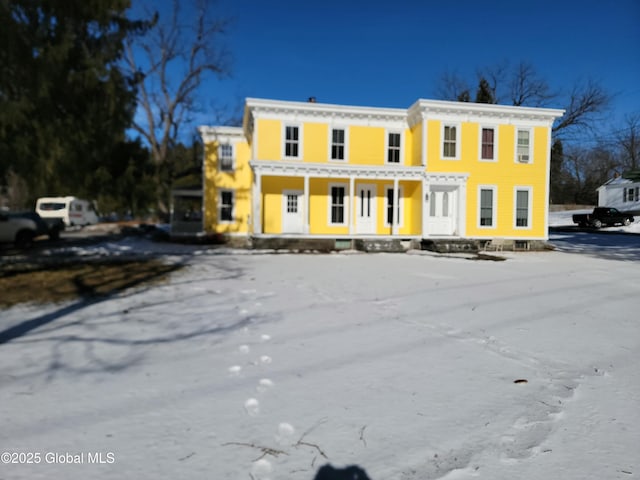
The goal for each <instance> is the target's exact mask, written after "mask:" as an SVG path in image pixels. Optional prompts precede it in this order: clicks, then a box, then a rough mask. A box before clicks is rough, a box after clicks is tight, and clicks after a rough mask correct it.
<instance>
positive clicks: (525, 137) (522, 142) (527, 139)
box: [516, 128, 531, 163]
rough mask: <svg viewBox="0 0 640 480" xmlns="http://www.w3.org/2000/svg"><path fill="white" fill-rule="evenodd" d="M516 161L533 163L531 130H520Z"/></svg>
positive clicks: (517, 137)
mask: <svg viewBox="0 0 640 480" xmlns="http://www.w3.org/2000/svg"><path fill="white" fill-rule="evenodd" d="M516 160H517V161H518V162H520V163H530V162H531V130H529V129H528V128H519V129H518V130H517V134H516Z"/></svg>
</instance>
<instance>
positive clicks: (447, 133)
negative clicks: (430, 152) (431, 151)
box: [442, 125, 458, 159]
mask: <svg viewBox="0 0 640 480" xmlns="http://www.w3.org/2000/svg"><path fill="white" fill-rule="evenodd" d="M442 158H451V159H455V158H458V126H457V125H444V126H443V128H442Z"/></svg>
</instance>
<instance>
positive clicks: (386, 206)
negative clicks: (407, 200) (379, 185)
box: [384, 185, 404, 228]
mask: <svg viewBox="0 0 640 480" xmlns="http://www.w3.org/2000/svg"><path fill="white" fill-rule="evenodd" d="M390 191H391V192H393V185H385V186H384V226H385V227H391V226H392V225H391V224H390V223H389V221H388V220H389V217H388V211H389V192H390ZM403 193H404V192H403V188H402V187H401V186H398V207H397V208H394V212H393V213H394V214H396V212H397V218H398V224H397V225H396V226H397V227H398V228H402V227H403V226H404V197H403Z"/></svg>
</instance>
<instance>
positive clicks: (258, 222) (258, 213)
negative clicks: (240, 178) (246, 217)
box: [252, 173, 262, 235]
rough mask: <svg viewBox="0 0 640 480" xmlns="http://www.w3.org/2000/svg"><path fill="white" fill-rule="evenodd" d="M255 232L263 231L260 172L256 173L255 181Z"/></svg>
mask: <svg viewBox="0 0 640 480" xmlns="http://www.w3.org/2000/svg"><path fill="white" fill-rule="evenodd" d="M252 197H253V233H254V234H257V235H259V234H261V233H262V212H261V208H260V203H261V201H262V175H261V174H260V173H256V174H255V178H254V182H253V195H252Z"/></svg>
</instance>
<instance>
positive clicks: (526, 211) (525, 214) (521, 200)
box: [515, 188, 531, 228]
mask: <svg viewBox="0 0 640 480" xmlns="http://www.w3.org/2000/svg"><path fill="white" fill-rule="evenodd" d="M529 197H530V190H529V189H528V188H517V189H516V205H515V207H516V227H520V228H526V227H530V226H531V220H530V218H529V217H530V212H531V209H530V208H529V206H530V202H531V200H530V198H529Z"/></svg>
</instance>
